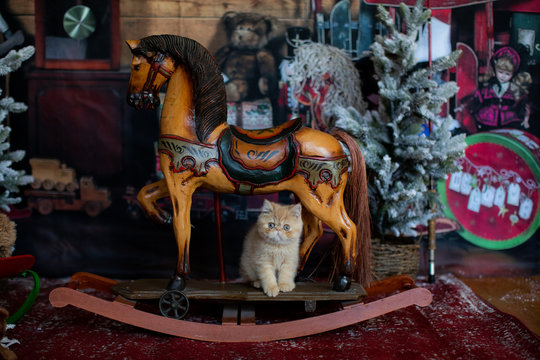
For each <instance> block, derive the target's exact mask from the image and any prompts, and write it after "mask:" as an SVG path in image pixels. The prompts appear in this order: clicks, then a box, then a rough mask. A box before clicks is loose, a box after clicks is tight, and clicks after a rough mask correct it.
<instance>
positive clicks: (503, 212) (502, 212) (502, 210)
mask: <svg viewBox="0 0 540 360" xmlns="http://www.w3.org/2000/svg"><path fill="white" fill-rule="evenodd" d="M507 212H508V209H507V208H506V207H505V206H504V205H503V206H499V214H498V216H501V217H504V215H506V213H507Z"/></svg>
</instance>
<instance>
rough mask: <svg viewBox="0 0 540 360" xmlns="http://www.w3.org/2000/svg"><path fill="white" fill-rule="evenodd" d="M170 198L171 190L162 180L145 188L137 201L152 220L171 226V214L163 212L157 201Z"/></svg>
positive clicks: (140, 192)
mask: <svg viewBox="0 0 540 360" xmlns="http://www.w3.org/2000/svg"><path fill="white" fill-rule="evenodd" d="M166 196H169V188H168V187H167V183H166V182H165V180H160V181H157V182H155V183H152V184H148V185H146V186H144V187H143V188H142V189H141V190H140V191H139V194H138V195H137V200H138V201H139V203H140V204H141V206H142V208H143V209H144V211H145V212H146V214H147V215H148V217H149V218H150V219H152V220H153V221H155V222H157V223H158V224H170V223H171V219H172V217H171V214H170V213H169V212H168V211H166V210H163V209H162V208H161V207H160V206H159V205H158V204H157V200H159V199H162V198H164V197H166Z"/></svg>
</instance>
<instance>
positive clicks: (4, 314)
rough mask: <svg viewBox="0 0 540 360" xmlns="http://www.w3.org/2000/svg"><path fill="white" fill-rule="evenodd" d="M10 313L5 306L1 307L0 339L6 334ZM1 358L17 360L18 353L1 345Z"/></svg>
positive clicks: (3, 359)
mask: <svg viewBox="0 0 540 360" xmlns="http://www.w3.org/2000/svg"><path fill="white" fill-rule="evenodd" d="M8 317H9V313H8V311H7V310H6V309H4V308H3V307H0V340H2V339H3V338H4V336H6V331H7V318H8ZM0 359H2V360H17V355H15V353H14V352H13V351H11V350H9V349H8V348H7V347H4V346H2V345H0Z"/></svg>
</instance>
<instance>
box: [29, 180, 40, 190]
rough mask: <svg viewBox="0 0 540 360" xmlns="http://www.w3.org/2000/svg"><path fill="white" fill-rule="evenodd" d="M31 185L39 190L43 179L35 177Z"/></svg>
mask: <svg viewBox="0 0 540 360" xmlns="http://www.w3.org/2000/svg"><path fill="white" fill-rule="evenodd" d="M31 186H32V189H34V190H38V189H39V188H40V187H41V181H40V180H38V179H34V181H33V182H32V185H31Z"/></svg>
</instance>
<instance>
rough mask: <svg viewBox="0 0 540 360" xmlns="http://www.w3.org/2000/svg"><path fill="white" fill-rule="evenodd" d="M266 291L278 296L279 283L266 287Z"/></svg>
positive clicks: (272, 295) (270, 294)
mask: <svg viewBox="0 0 540 360" xmlns="http://www.w3.org/2000/svg"><path fill="white" fill-rule="evenodd" d="M264 293H265V294H266V295H267V296H269V297H276V296H277V295H278V294H279V287H278V286H277V285H274V286H270V287H268V288H267V289H264Z"/></svg>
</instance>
